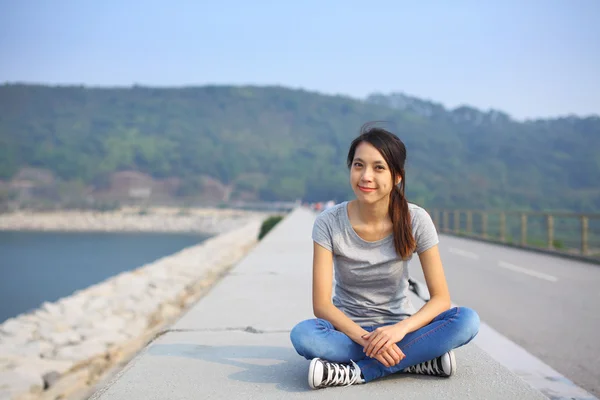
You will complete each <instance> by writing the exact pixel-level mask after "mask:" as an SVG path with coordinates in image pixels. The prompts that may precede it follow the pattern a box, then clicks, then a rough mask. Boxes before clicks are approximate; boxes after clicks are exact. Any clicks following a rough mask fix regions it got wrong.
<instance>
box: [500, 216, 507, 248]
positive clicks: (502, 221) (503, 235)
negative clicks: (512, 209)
mask: <svg viewBox="0 0 600 400" xmlns="http://www.w3.org/2000/svg"><path fill="white" fill-rule="evenodd" d="M500 241H502V242H504V241H506V214H504V213H503V212H501V213H500Z"/></svg>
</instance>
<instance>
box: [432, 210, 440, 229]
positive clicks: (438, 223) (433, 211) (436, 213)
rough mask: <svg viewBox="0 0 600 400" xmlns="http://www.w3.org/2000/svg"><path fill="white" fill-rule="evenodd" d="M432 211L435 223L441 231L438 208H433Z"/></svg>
mask: <svg viewBox="0 0 600 400" xmlns="http://www.w3.org/2000/svg"><path fill="white" fill-rule="evenodd" d="M431 213H432V214H433V225H435V227H436V228H437V230H438V231H439V230H440V221H438V210H436V209H433V210H431Z"/></svg>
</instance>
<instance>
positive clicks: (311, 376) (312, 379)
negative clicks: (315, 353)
mask: <svg viewBox="0 0 600 400" xmlns="http://www.w3.org/2000/svg"><path fill="white" fill-rule="evenodd" d="M318 361H319V358H313V359H312V360H310V365H309V367H308V386H310V388H311V389H318V387H316V386H315V373H318V372H319V371H315V370H316V369H317V368H316V366H317V362H318ZM320 372H321V376H323V371H320Z"/></svg>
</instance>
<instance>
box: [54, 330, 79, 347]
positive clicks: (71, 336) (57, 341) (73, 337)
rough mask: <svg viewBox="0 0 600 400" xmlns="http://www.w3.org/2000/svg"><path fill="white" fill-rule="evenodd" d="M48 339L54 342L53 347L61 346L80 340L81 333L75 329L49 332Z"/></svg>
mask: <svg viewBox="0 0 600 400" xmlns="http://www.w3.org/2000/svg"><path fill="white" fill-rule="evenodd" d="M49 340H50V341H51V342H52V343H54V345H55V347H63V346H67V345H74V344H77V343H79V342H81V335H80V334H79V333H77V332H76V331H69V332H51V333H50V334H49Z"/></svg>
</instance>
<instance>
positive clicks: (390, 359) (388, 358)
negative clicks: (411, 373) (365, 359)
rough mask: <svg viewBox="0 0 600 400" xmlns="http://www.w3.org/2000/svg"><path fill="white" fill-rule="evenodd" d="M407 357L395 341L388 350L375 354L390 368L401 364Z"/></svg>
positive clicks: (378, 359) (377, 358) (376, 357)
mask: <svg viewBox="0 0 600 400" xmlns="http://www.w3.org/2000/svg"><path fill="white" fill-rule="evenodd" d="M405 357H406V356H405V355H404V353H403V352H402V350H400V348H399V347H398V345H396V343H394V344H393V345H392V346H391V347H390V348H389V349H388V350H383V351H381V354H379V355H377V356H375V357H374V358H375V359H376V360H377V361H379V362H380V363H382V364H383V365H385V366H386V367H388V368H389V367H393V366H394V365H397V364H400V361H402V360H404V358H405Z"/></svg>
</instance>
